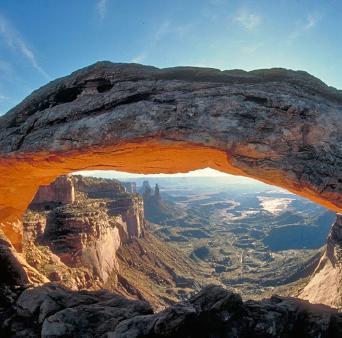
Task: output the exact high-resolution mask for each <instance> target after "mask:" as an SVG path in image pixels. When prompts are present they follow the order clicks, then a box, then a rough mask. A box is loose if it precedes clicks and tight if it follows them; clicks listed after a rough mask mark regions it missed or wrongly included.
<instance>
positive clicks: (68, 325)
mask: <svg viewBox="0 0 342 338" xmlns="http://www.w3.org/2000/svg"><path fill="white" fill-rule="evenodd" d="M9 311H10V312H11V317H10V318H9V319H8V320H6V321H3V322H0V330H1V333H3V334H4V333H6V335H7V336H8V337H15V336H20V337H24V336H25V337H27V336H30V337H43V338H45V337H46V338H48V337H112V338H138V337H139V338H143V337H146V338H152V337H153V338H162V337H174V338H179V337H184V338H208V337H210V338H224V337H246V338H247V337H248V338H268V337H269V338H271V337H308V338H309V337H312V338H313V337H326V338H338V337H340V336H341V335H342V315H341V314H338V313H334V312H331V310H330V309H328V308H326V307H324V306H313V305H310V304H309V303H307V302H304V301H299V300H296V299H291V298H282V297H273V298H271V299H270V300H264V301H259V302H256V301H247V302H242V300H241V297H240V296H239V295H237V294H234V293H233V292H230V291H228V290H225V289H223V288H221V287H217V286H208V287H207V288H205V289H203V290H202V291H201V292H200V293H198V294H196V295H194V296H193V297H191V298H190V299H189V300H188V301H184V302H181V303H178V304H175V305H173V306H171V307H170V308H168V309H165V310H164V311H162V312H159V313H155V314H153V310H152V308H151V307H150V306H149V305H148V304H147V303H146V302H142V301H132V300H127V299H124V298H121V297H119V296H116V295H113V294H110V293H109V292H106V291H97V292H89V291H81V292H75V291H69V290H65V289H63V288H60V287H57V286H55V285H49V284H47V285H45V286H42V287H38V288H34V289H32V288H31V289H27V290H25V291H24V292H23V293H22V294H21V295H20V297H19V298H18V299H17V300H16V303H15V305H14V306H13V307H12V308H11V309H10V310H9ZM0 319H1V318H0Z"/></svg>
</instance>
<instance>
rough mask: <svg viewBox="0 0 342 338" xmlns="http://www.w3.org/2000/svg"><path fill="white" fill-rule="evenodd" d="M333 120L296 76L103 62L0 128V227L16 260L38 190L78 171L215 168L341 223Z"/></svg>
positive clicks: (37, 98)
mask: <svg viewBox="0 0 342 338" xmlns="http://www.w3.org/2000/svg"><path fill="white" fill-rule="evenodd" d="M341 115H342V93H341V92H340V91H338V90H336V89H334V88H330V87H328V86H326V85H325V84H324V83H322V82H321V81H319V80H318V79H316V78H314V77H312V76H311V75H309V74H307V73H305V72H295V71H290V70H284V69H270V70H258V71H252V72H244V71H237V70H235V71H222V72H221V71H219V70H215V69H202V68H188V67H184V68H182V67H179V68H172V69H157V68H154V67H147V66H141V65H136V64H113V63H110V62H100V63H97V64H94V65H92V66H90V67H87V68H84V69H81V70H79V71H77V72H75V73H73V74H71V75H70V76H67V77H65V78H61V79H57V80H55V81H53V82H51V83H49V84H48V85H46V86H44V87H42V88H40V89H39V90H37V91H35V92H34V93H32V94H31V95H30V96H29V97H27V98H26V99H25V100H24V101H23V102H22V103H20V104H19V105H18V106H16V107H15V108H13V109H12V110H11V111H9V112H8V113H7V114H6V115H4V116H3V117H1V118H0V156H1V157H0V224H1V227H2V229H3V230H4V232H5V233H6V234H7V236H8V237H9V239H10V240H11V241H12V243H13V244H14V245H15V246H16V248H17V249H20V242H21V230H20V218H21V215H22V213H23V212H24V210H25V209H26V207H27V205H28V204H29V202H30V201H31V199H32V198H33V196H34V193H35V191H36V190H37V188H38V186H39V185H41V184H47V183H49V182H51V181H53V180H54V178H55V177H56V176H58V175H61V174H65V173H68V172H71V171H75V170H81V169H88V170H89V169H117V170H122V171H130V172H141V173H156V172H159V173H160V172H167V173H174V172H180V171H189V170H193V169H198V168H204V167H212V168H214V169H218V170H221V171H223V172H228V173H233V174H239V175H244V176H250V177H253V178H256V179H259V180H261V181H264V182H267V183H271V184H274V185H277V186H280V187H284V188H286V189H288V190H290V191H293V192H295V193H297V194H299V195H302V196H305V197H307V198H310V199H312V200H314V201H316V202H318V203H320V204H322V205H325V206H327V207H328V208H330V209H332V210H335V211H337V212H340V211H342V184H341V183H342V175H341V173H342V169H341V168H342V142H341V138H342V122H341Z"/></svg>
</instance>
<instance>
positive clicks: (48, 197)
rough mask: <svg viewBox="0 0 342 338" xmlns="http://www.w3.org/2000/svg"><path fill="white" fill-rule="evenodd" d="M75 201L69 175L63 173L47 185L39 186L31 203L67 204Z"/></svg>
mask: <svg viewBox="0 0 342 338" xmlns="http://www.w3.org/2000/svg"><path fill="white" fill-rule="evenodd" d="M74 201H75V189H74V184H73V182H72V180H71V178H70V177H68V176H66V175H64V176H60V177H57V179H56V180H55V181H54V182H52V183H51V184H49V185H43V186H40V187H39V189H38V191H37V193H36V195H35V196H34V198H33V200H32V202H31V204H42V203H43V204H47V203H60V204H67V203H73V202H74Z"/></svg>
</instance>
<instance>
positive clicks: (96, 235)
mask: <svg viewBox="0 0 342 338" xmlns="http://www.w3.org/2000/svg"><path fill="white" fill-rule="evenodd" d="M66 180H67V181H68V182H69V183H70V185H71V186H72V190H73V191H74V192H75V196H76V198H75V200H74V201H72V202H71V201H70V202H68V203H64V204H62V205H60V204H58V205H51V198H50V197H51V195H47V196H46V199H45V200H44V199H43V197H44V195H42V194H39V204H38V203H32V204H31V210H29V211H28V212H27V213H26V214H25V218H24V254H25V255H26V257H27V259H28V261H29V262H30V263H31V264H32V265H33V266H35V267H37V268H40V269H41V270H44V269H47V265H48V262H45V260H44V259H42V258H38V257H39V255H40V254H39V253H38V252H37V248H38V251H39V246H45V247H46V248H48V249H47V250H48V255H49V256H51V257H50V260H52V261H53V262H54V263H55V264H56V269H54V270H53V271H49V272H48V277H49V278H50V279H52V280H55V281H63V280H64V279H66V278H67V277H66V275H67V274H68V273H69V275H70V276H69V279H70V281H68V282H67V285H68V286H69V287H70V286H71V287H73V288H76V289H77V288H82V287H87V286H88V287H89V285H90V284H93V286H94V285H95V284H99V285H100V284H103V283H105V282H106V281H107V280H108V278H109V277H110V275H111V274H113V273H114V272H115V271H118V270H119V264H118V259H117V256H116V252H117V250H118V249H119V248H120V246H121V245H123V244H125V243H128V242H130V241H131V240H132V239H134V238H140V237H141V236H142V235H143V232H144V226H145V221H144V210H143V209H144V207H143V202H142V199H141V197H139V196H138V195H136V194H128V193H126V192H125V188H124V187H123V186H122V185H121V184H120V182H119V181H116V180H103V179H100V178H85V177H82V176H68V177H66V176H64V177H60V178H58V179H57V180H56V181H54V182H53V183H51V184H50V185H49V186H46V187H45V189H46V191H61V190H63V187H64V183H65V181H66ZM54 202H56V201H55V200H54ZM32 252H36V254H35V255H31V253H32ZM67 267H69V268H70V269H71V270H72V273H71V272H70V269H69V270H68V269H67ZM83 268H86V269H88V271H89V273H88V277H87V274H85V273H84V272H83V271H81V270H80V271H79V273H78V270H79V269H83ZM58 269H59V270H60V271H57V270H58ZM75 275H77V276H76V277H77V278H76V277H75ZM89 280H92V282H91V281H89ZM97 280H98V281H97ZM87 282H89V283H87Z"/></svg>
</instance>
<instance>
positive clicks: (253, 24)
mask: <svg viewBox="0 0 342 338" xmlns="http://www.w3.org/2000/svg"><path fill="white" fill-rule="evenodd" d="M233 22H235V23H237V24H238V25H240V26H241V27H242V28H244V29H245V30H247V31H253V30H255V29H256V28H258V27H259V26H260V25H261V23H262V17H261V16H260V15H259V14H257V13H255V12H253V11H250V10H248V9H246V8H242V9H240V10H238V11H237V13H236V14H235V16H234V17H233Z"/></svg>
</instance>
